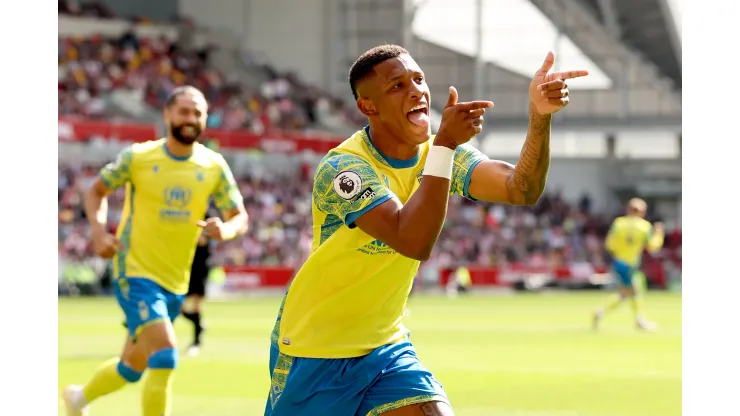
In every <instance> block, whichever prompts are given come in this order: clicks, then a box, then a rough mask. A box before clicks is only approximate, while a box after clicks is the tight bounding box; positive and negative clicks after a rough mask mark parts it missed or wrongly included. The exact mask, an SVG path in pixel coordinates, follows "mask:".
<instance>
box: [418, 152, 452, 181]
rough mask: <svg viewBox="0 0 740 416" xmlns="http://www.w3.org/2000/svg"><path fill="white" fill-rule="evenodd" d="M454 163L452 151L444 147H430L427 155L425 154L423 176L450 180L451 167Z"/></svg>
mask: <svg viewBox="0 0 740 416" xmlns="http://www.w3.org/2000/svg"><path fill="white" fill-rule="evenodd" d="M454 161H455V151H454V150H452V149H450V148H449V147H444V146H432V147H431V148H430V149H429V153H427V161H426V163H425V164H424V175H429V176H437V177H440V178H446V179H450V180H452V165H453V163H454Z"/></svg>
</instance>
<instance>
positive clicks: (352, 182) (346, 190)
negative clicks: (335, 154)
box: [334, 170, 362, 201]
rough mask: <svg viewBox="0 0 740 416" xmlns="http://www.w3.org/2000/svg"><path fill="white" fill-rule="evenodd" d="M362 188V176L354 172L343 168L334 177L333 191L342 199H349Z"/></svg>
mask: <svg viewBox="0 0 740 416" xmlns="http://www.w3.org/2000/svg"><path fill="white" fill-rule="evenodd" d="M361 190H362V178H360V175H358V174H357V173H356V172H353V171H351V170H345V171H343V172H339V174H338V175H337V176H335V177H334V192H336V193H337V195H339V196H340V197H342V199H345V200H348V201H349V200H351V199H352V198H354V197H356V196H357V195H358V194H359V193H360V191H361Z"/></svg>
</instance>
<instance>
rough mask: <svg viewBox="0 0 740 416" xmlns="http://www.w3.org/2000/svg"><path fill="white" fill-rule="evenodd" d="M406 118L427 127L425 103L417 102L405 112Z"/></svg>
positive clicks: (427, 116) (427, 112) (427, 113)
mask: <svg viewBox="0 0 740 416" xmlns="http://www.w3.org/2000/svg"><path fill="white" fill-rule="evenodd" d="M406 118H407V119H408V120H409V121H410V122H412V123H413V124H415V125H417V126H419V127H429V107H428V106H427V104H426V103H422V104H417V105H415V106H414V107H413V108H412V109H411V110H409V112H408V113H406Z"/></svg>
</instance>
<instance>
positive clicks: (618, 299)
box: [604, 294, 624, 312]
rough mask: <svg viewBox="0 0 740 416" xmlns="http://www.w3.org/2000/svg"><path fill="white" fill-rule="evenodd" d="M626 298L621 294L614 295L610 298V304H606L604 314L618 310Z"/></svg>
mask: <svg viewBox="0 0 740 416" xmlns="http://www.w3.org/2000/svg"><path fill="white" fill-rule="evenodd" d="M623 300H624V298H623V297H622V295H620V294H616V295H612V296H611V297H610V300H609V303H607V304H606V307H605V308H604V312H609V311H612V310H614V309H617V308H618V307H619V305H621V304H622V301H623Z"/></svg>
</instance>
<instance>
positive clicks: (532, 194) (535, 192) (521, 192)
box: [505, 175, 545, 207]
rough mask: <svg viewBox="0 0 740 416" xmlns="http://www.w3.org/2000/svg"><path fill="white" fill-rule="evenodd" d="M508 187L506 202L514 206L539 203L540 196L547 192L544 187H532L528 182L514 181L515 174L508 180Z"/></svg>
mask: <svg viewBox="0 0 740 416" xmlns="http://www.w3.org/2000/svg"><path fill="white" fill-rule="evenodd" d="M507 188H508V189H507V190H508V192H507V198H506V201H505V202H506V203H507V204H508V205H514V206H522V207H528V206H534V205H537V202H539V200H540V197H541V196H542V194H544V193H545V188H544V187H537V188H536V189H531V187H530V186H529V185H527V184H521V183H520V184H517V182H516V181H514V178H513V175H512V177H511V178H510V179H509V181H508V182H507Z"/></svg>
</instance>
